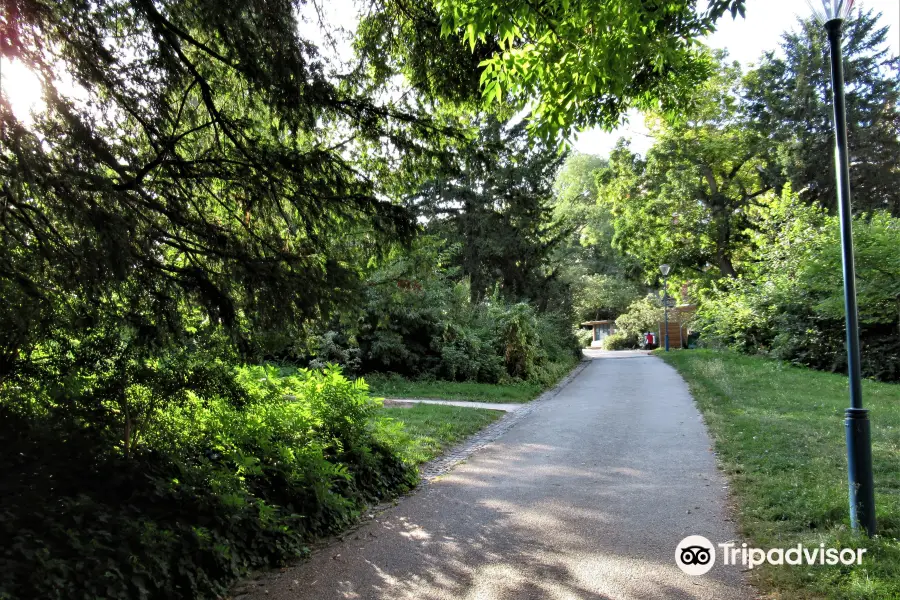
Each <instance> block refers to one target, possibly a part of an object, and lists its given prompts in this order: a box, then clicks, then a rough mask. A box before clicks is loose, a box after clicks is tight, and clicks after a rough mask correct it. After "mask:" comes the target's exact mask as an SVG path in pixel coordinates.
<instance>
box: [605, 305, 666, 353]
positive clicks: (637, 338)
mask: <svg viewBox="0 0 900 600" xmlns="http://www.w3.org/2000/svg"><path fill="white" fill-rule="evenodd" d="M662 320H663V310H662V307H661V306H660V302H659V298H657V297H656V296H654V295H652V294H651V295H649V296H647V297H646V298H641V299H640V300H636V301H634V302H632V303H631V305H629V306H628V310H627V311H626V312H625V313H624V314H622V315H621V316H620V317H619V318H618V319H616V335H620V336H622V338H624V340H625V341H624V343H625V344H626V345H627V346H628V347H629V348H635V347H637V346H638V345H640V342H641V339H642V338H643V335H644V333H645V332H647V331H650V332H653V333H656V332H658V331H659V324H660V322H661V321H662Z"/></svg>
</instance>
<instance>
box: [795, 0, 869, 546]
mask: <svg viewBox="0 0 900 600" xmlns="http://www.w3.org/2000/svg"><path fill="white" fill-rule="evenodd" d="M806 1H807V3H808V4H809V6H810V8H811V9H812V11H813V15H814V16H815V18H816V20H817V21H818V22H819V23H820V24H822V25H824V26H825V31H826V32H827V33H828V42H829V45H830V47H831V91H832V99H833V104H834V137H835V171H836V173H837V195H838V198H837V199H838V213H839V216H840V225H841V259H842V262H843V270H844V308H845V311H846V313H847V372H848V374H849V378H850V408H848V409H847V410H846V411H845V413H844V414H845V417H846V418H845V420H844V426H845V428H846V433H847V473H848V476H849V482H850V523H851V525H852V526H853V529H859V528H860V527H862V528H863V529H865V531H866V533H867V534H868V535H870V536H871V535H874V534H875V485H874V481H873V477H872V442H871V435H870V431H869V414H868V413H869V411H868V410H866V409H864V408H863V406H862V377H861V375H860V368H859V316H858V313H857V309H856V273H855V268H854V265H853V231H852V224H853V219H852V216H853V215H852V213H851V211H850V166H849V159H848V157H847V115H846V110H845V108H844V67H843V59H842V55H841V28H842V26H843V24H844V19H845V18H846V17H847V15H848V14H850V8H851V7H852V6H853V0H819V1H817V2H814V1H813V0H806Z"/></svg>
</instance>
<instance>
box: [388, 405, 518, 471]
mask: <svg viewBox="0 0 900 600" xmlns="http://www.w3.org/2000/svg"><path fill="white" fill-rule="evenodd" d="M379 414H380V415H381V416H385V417H390V418H392V419H395V420H396V421H397V422H398V423H402V424H403V427H404V430H405V433H404V434H400V435H405V436H408V438H407V441H408V443H407V444H406V445H405V448H404V450H403V454H404V455H405V458H407V459H408V460H411V461H412V462H414V463H416V464H422V463H424V462H428V461H429V460H431V459H432V458H434V457H435V456H437V455H438V454H440V453H441V452H442V451H443V450H445V449H447V448H449V447H450V446H452V445H453V444H455V443H457V442H459V441H462V440H464V439H465V438H467V437H469V436H470V435H473V434H474V433H476V432H478V431H480V430H481V429H483V428H484V427H487V426H488V425H490V424H491V423H493V422H494V421H496V420H497V419H498V418H500V417H501V416H503V413H502V412H500V411H498V410H485V409H483V408H462V407H458V406H444V405H441V404H416V405H414V406H412V407H411V408H397V407H385V408H382V409H380V410H379Z"/></svg>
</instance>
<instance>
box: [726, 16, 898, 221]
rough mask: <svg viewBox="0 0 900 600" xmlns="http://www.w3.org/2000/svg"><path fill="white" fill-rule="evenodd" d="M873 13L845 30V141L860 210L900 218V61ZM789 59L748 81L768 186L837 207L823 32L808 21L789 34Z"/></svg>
mask: <svg viewBox="0 0 900 600" xmlns="http://www.w3.org/2000/svg"><path fill="white" fill-rule="evenodd" d="M877 16H878V15H876V14H874V13H873V12H872V11H871V10H870V11H867V12H862V13H857V14H855V15H854V18H852V19H850V20H849V21H848V22H847V23H846V24H845V25H844V28H843V45H844V59H845V60H844V78H845V79H846V81H847V82H848V84H849V85H848V89H847V92H848V93H847V96H846V105H847V129H848V131H847V135H848V142H849V151H850V156H851V157H852V159H851V162H850V180H851V181H852V182H853V200H854V203H853V204H854V208H855V210H856V211H858V212H860V211H870V210H888V211H890V212H891V213H893V214H894V215H895V216H900V167H898V165H897V162H896V161H895V160H890V159H888V158H887V157H892V156H897V155H898V153H900V111H898V109H897V106H898V102H900V57H897V56H893V55H892V54H891V53H890V51H889V50H888V49H887V47H886V41H887V39H888V36H889V35H893V36H895V37H896V33H897V32H896V31H894V32H890V33H889V30H888V26H887V25H884V24H883V21H882V22H881V23H879V21H878V19H877ZM782 51H783V55H782V56H778V55H776V54H775V53H774V52H772V53H767V54H766V55H765V56H764V57H763V59H762V60H761V62H760V65H759V67H758V68H757V69H755V70H754V71H752V72H751V73H749V74H748V76H747V81H746V86H745V107H744V110H745V112H746V114H747V117H748V123H749V126H750V128H751V129H752V130H754V131H755V132H757V133H759V134H761V135H762V136H764V143H765V145H766V148H765V152H764V153H763V154H762V158H763V159H764V162H765V165H766V168H765V174H766V180H767V181H768V182H769V183H770V184H772V185H775V186H776V187H777V188H778V189H779V190H780V188H781V186H782V185H784V183H785V182H787V183H790V184H792V186H793V188H794V190H795V191H797V192H798V193H799V194H800V197H801V198H803V199H804V200H806V201H807V202H816V203H819V204H821V205H822V206H826V207H828V208H831V209H833V208H834V207H835V205H836V192H835V183H834V182H835V173H834V160H833V146H834V140H833V137H832V130H831V127H832V125H831V120H832V108H831V81H830V71H831V69H830V66H829V62H828V61H829V58H828V41H827V38H826V35H825V30H824V29H823V28H822V27H820V26H819V25H818V23H816V22H815V21H813V20H804V21H802V22H801V23H800V24H799V30H798V31H792V32H788V33H786V34H785V36H784V41H783V43H782Z"/></svg>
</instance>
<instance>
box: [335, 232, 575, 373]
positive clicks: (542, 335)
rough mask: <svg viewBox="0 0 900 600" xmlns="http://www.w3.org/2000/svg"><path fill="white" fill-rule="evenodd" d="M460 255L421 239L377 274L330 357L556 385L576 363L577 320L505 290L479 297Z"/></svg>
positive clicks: (403, 369) (364, 367) (384, 368)
mask: <svg viewBox="0 0 900 600" xmlns="http://www.w3.org/2000/svg"><path fill="white" fill-rule="evenodd" d="M455 253H456V250H455V249H451V250H445V249H443V243H442V242H440V241H439V240H435V239H434V238H430V237H421V238H419V240H418V242H417V243H416V245H415V246H414V247H413V250H412V252H409V253H408V252H406V251H401V252H399V253H398V254H397V255H396V256H395V257H392V258H391V259H390V260H389V261H388V262H387V263H386V264H385V265H384V266H383V267H382V268H380V269H376V270H374V271H373V273H372V276H371V279H370V281H369V285H368V286H367V288H366V294H365V298H366V304H365V306H364V307H363V311H362V313H361V315H360V317H359V319H358V320H357V321H356V322H354V323H350V324H348V325H347V326H345V327H344V328H343V331H345V332H347V335H346V337H345V338H344V339H346V344H347V346H346V347H345V348H344V349H341V351H340V352H332V353H331V354H330V355H329V357H328V358H329V360H336V361H338V362H340V356H342V354H343V355H347V356H352V357H354V359H353V360H354V361H356V362H355V364H357V365H358V368H357V372H360V373H369V372H386V373H395V374H399V375H403V376H406V377H412V378H426V379H445V380H451V381H454V380H455V381H467V380H470V381H479V382H486V383H498V382H501V381H509V380H527V381H530V382H534V383H537V384H539V385H548V384H550V383H553V382H554V381H556V379H558V378H559V377H560V375H561V374H562V372H564V371H566V370H568V369H569V368H570V367H571V366H572V365H573V364H574V361H575V358H576V344H577V342H576V341H575V340H574V338H573V337H572V334H571V330H570V325H569V319H570V317H569V316H568V315H567V314H566V313H565V312H562V311H559V312H550V311H543V312H541V311H538V310H537V309H536V308H535V306H534V305H532V304H530V303H528V302H524V301H522V302H514V301H510V300H507V299H505V298H504V297H503V296H502V295H501V294H500V293H499V291H495V292H494V293H492V294H491V295H490V296H489V297H486V298H483V299H481V300H473V299H472V294H471V292H470V289H471V288H470V286H471V284H470V283H469V279H468V278H459V277H458V276H457V273H458V271H459V267H455V266H453V264H454V262H456V259H455ZM325 335H326V336H329V335H330V336H332V338H331V339H335V334H334V333H331V334H325ZM357 357H358V358H357ZM353 364H354V362H353V361H351V363H349V364H347V365H346V366H350V367H352V366H353Z"/></svg>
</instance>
